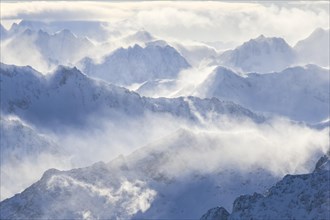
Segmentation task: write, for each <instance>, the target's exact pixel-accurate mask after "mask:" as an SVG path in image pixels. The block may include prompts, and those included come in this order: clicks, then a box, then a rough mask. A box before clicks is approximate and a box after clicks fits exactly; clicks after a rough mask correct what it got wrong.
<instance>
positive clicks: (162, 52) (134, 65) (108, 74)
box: [80, 43, 190, 86]
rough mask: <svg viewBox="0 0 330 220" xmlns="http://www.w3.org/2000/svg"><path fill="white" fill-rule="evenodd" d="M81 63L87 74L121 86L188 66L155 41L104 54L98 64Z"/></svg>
mask: <svg viewBox="0 0 330 220" xmlns="http://www.w3.org/2000/svg"><path fill="white" fill-rule="evenodd" d="M80 64H81V66H82V68H81V69H82V70H83V72H84V73H86V74H87V75H89V76H92V77H96V78H100V79H103V80H105V81H108V82H111V83H115V84H119V85H123V86H125V85H126V86H127V85H130V84H133V83H143V82H145V81H147V80H154V79H173V78H176V77H177V76H178V74H179V72H180V71H181V70H183V69H186V68H189V67H190V65H189V63H188V62H187V61H186V60H185V58H184V57H182V56H181V55H180V54H179V53H178V52H177V51H176V50H175V49H174V48H173V47H171V46H169V45H166V46H165V47H162V46H158V45H157V44H156V43H152V44H147V45H146V46H145V47H142V46H140V45H139V44H135V45H134V46H133V47H132V46H130V47H128V48H120V49H118V50H116V51H114V52H113V53H111V54H109V55H108V56H106V57H104V59H103V62H101V63H94V62H93V61H92V60H90V59H89V60H88V59H84V60H82V61H81V62H80Z"/></svg>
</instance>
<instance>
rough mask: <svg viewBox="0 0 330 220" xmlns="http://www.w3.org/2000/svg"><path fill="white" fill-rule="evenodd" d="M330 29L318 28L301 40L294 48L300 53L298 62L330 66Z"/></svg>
mask: <svg viewBox="0 0 330 220" xmlns="http://www.w3.org/2000/svg"><path fill="white" fill-rule="evenodd" d="M329 42H330V38H329V29H328V30H324V29H322V28H318V29H316V30H315V31H314V32H313V33H311V35H309V36H308V37H307V38H306V39H304V40H301V41H299V42H298V43H297V44H296V45H295V46H294V49H295V51H296V52H297V55H298V62H300V63H313V64H317V65H320V66H324V67H329V62H330V57H329V56H330V51H329V50H330V49H329V48H330V43H329Z"/></svg>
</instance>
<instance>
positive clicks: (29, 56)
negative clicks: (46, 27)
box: [2, 29, 94, 70]
mask: <svg viewBox="0 0 330 220" xmlns="http://www.w3.org/2000/svg"><path fill="white" fill-rule="evenodd" d="M93 48H94V45H93V43H91V42H90V41H89V40H88V39H87V38H80V37H77V36H75V35H74V34H72V32H71V31H69V30H62V31H60V32H56V33H55V34H48V33H47V32H44V31H41V30H39V31H34V30H31V29H26V30H25V31H24V32H22V33H21V34H18V35H15V36H14V37H13V38H11V39H10V41H9V42H8V43H6V44H5V45H3V47H2V49H3V51H4V52H6V56H4V57H3V58H2V62H6V63H13V64H19V65H32V66H34V67H39V66H42V65H44V66H45V68H39V69H41V70H47V69H49V68H50V67H51V66H55V65H59V64H62V65H73V64H74V63H75V62H77V61H78V60H80V59H82V58H83V57H85V56H86V55H88V54H89V53H90V51H92V50H93ZM47 67H48V68H47Z"/></svg>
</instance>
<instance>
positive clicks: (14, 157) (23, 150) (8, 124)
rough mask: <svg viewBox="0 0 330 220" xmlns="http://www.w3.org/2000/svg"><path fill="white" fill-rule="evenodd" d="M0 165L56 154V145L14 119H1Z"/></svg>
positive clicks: (4, 117)
mask: <svg viewBox="0 0 330 220" xmlns="http://www.w3.org/2000/svg"><path fill="white" fill-rule="evenodd" d="M0 133H1V142H0V146H1V161H0V163H1V164H5V163H9V162H10V163H20V162H21V161H23V160H25V159H26V157H31V156H34V157H36V156H37V155H39V154H41V153H43V152H47V153H51V154H56V153H59V152H57V150H58V149H57V146H56V144H55V143H54V142H53V141H52V140H51V139H50V138H48V137H47V136H45V135H41V134H39V133H38V132H37V131H35V130H34V129H33V128H31V127H29V126H28V125H25V124H24V123H23V122H22V121H20V119H18V118H15V117H10V116H9V117H7V116H2V117H1V125H0Z"/></svg>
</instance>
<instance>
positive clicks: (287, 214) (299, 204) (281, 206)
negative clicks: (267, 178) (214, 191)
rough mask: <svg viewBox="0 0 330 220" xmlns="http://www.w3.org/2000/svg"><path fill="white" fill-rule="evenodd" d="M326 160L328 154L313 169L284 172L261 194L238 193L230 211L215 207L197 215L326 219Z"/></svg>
mask: <svg viewBox="0 0 330 220" xmlns="http://www.w3.org/2000/svg"><path fill="white" fill-rule="evenodd" d="M329 164H330V161H329V157H328V156H324V157H322V158H321V159H320V161H319V162H318V163H317V166H316V169H315V171H314V172H313V173H310V174H303V175H287V176H285V177H284V178H283V179H282V180H281V181H279V182H278V183H276V185H274V186H273V187H271V188H270V189H269V190H268V191H267V192H266V193H265V194H264V195H262V194H259V193H254V194H253V195H244V196H240V197H238V198H237V199H236V200H235V202H234V204H233V211H232V213H231V214H229V213H228V212H227V211H226V210H225V209H224V208H223V207H217V208H213V209H210V210H209V211H208V212H207V213H206V214H204V215H203V216H202V218H201V219H202V220H216V219H222V220H227V219H228V220H231V219H329V218H330V197H329V194H330V171H329Z"/></svg>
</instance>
